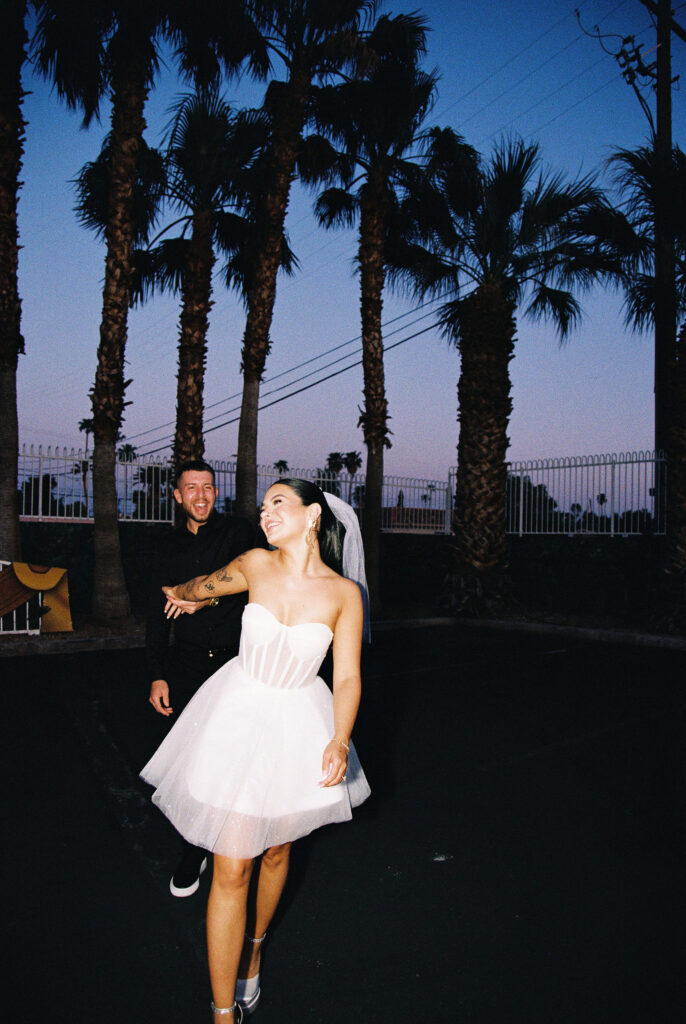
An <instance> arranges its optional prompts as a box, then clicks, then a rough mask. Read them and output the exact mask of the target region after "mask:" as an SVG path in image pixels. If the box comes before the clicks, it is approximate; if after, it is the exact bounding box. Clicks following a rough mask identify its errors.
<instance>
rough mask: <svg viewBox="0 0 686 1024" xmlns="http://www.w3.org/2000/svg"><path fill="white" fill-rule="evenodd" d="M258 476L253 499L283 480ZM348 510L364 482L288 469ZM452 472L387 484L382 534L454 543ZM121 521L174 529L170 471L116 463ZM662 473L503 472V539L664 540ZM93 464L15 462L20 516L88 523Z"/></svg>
mask: <svg viewBox="0 0 686 1024" xmlns="http://www.w3.org/2000/svg"><path fill="white" fill-rule="evenodd" d="M210 461H211V464H212V466H213V468H214V470H215V474H216V480H217V487H218V489H219V498H218V502H217V508H218V509H219V510H220V511H226V512H230V511H232V509H233V505H234V502H235V496H236V464H235V462H228V461H221V460H219V461H212V460H210ZM280 475H281V474H280V473H279V471H278V470H277V469H275V468H274V467H273V466H258V471H257V479H258V493H259V494H263V493H264V491H266V489H267V488H268V487H269V486H270V484H272V483H274V482H275V481H276V480H278V479H279V476H280ZM287 475H290V476H298V477H305V478H306V479H309V480H313V481H314V482H316V483H317V484H319V485H320V486H321V487H322V488H323V489H324V490H329V491H334V492H335V493H337V494H339V495H340V497H342V498H344V499H345V500H346V501H348V502H350V504H352V505H353V507H354V508H355V509H356V510H357V512H358V515H359V516H360V519H361V520H364V507H365V476H364V474H363V473H355V474H352V475H350V474H348V473H347V472H346V471H345V470H343V471H342V472H340V473H331V472H329V471H327V470H322V469H290V470H288V474H287ZM456 476H457V470H456V469H451V470H450V471H449V473H448V475H447V479H445V480H426V479H422V478H415V477H405V476H386V477H384V485H383V499H382V529H383V530H384V531H386V532H390V533H425V534H427V533H431V534H434V533H439V534H441V533H442V534H446V533H450V532H451V529H452V519H453V505H454V495H455V484H456ZM116 484H117V497H118V506H119V518H120V520H131V521H136V522H141V523H171V522H173V520H174V498H173V475H172V469H171V465H170V463H169V462H167V461H166V460H164V459H159V458H158V459H154V458H150V457H149V456H148V457H140V458H133V459H131V458H121V459H120V460H119V461H118V462H117V464H116ZM666 487H667V467H666V462H665V458H664V456H663V455H662V454H661V453H659V454H657V455H656V454H655V453H654V452H644V451H639V452H626V453H622V454H610V455H585V456H574V457H571V458H562V459H535V460H531V461H520V462H511V463H508V467H507V489H506V502H505V516H506V528H507V531H508V533H511V534H519V535H520V536H523V535H525V534H563V535H576V534H595V535H600V536H609V537H613V536H630V535H636V534H645V533H653V534H661V533H664V530H665V492H666ZM92 495H93V487H92V461H91V457H90V455H89V453H88V452H84V451H81V450H77V449H66V448H50V447H48V448H43V447H41V446H36V447H34V446H24V447H23V448H22V450H21V453H20V457H19V501H20V515H21V517H22V518H23V519H25V520H41V521H42V520H60V521H63V522H64V521H71V522H89V521H91V520H92V516H93V497H92Z"/></svg>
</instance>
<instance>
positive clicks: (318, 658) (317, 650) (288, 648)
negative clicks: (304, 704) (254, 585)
mask: <svg viewBox="0 0 686 1024" xmlns="http://www.w3.org/2000/svg"><path fill="white" fill-rule="evenodd" d="M332 636H333V634H332V632H331V630H330V629H329V627H328V626H327V625H325V624H324V623H323V622H303V623H300V624H299V625H297V626H286V625H284V624H283V622H279V620H278V619H277V618H276V617H275V616H274V615H273V614H272V613H271V612H270V611H269V610H268V609H267V608H265V607H264V606H263V605H261V604H255V603H254V602H251V603H250V604H247V605H246V606H245V610H244V612H243V629H242V632H241V643H240V649H239V652H238V662H239V665H240V666H241V668H242V669H243V671H244V672H245V673H246V674H247V675H249V676H250V677H251V678H252V679H255V680H256V681H257V682H259V683H263V684H264V685H265V686H272V687H275V688H276V689H280V690H294V689H299V688H301V687H303V686H309V685H310V684H311V683H313V682H314V680H315V679H316V678H317V672H318V671H319V666H320V665H321V663H322V661H323V660H324V655H325V654H326V652H327V650H328V648H329V644H330V643H331V639H332Z"/></svg>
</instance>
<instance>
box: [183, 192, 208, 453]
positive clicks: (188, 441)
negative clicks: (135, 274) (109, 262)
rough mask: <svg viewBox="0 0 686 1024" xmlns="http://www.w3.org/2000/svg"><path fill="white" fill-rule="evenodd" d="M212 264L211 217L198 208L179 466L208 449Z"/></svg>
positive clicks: (186, 302)
mask: <svg viewBox="0 0 686 1024" xmlns="http://www.w3.org/2000/svg"><path fill="white" fill-rule="evenodd" d="M213 267H214V253H213V251H212V217H211V214H210V213H209V211H207V210H199V211H197V212H196V213H195V214H194V216H193V234H192V237H191V241H190V246H189V250H188V262H187V264H186V268H185V274H184V287H183V308H182V310H181V333H180V337H179V370H178V375H177V386H176V436H175V438H174V462H175V464H176V465H177V466H179V465H180V464H181V463H182V462H186V461H188V460H189V459H201V458H202V457H203V455H204V452H205V442H204V438H203V411H204V410H203V390H204V384H205V363H206V359H207V328H208V322H209V313H210V309H211V308H212V299H211V295H212V270H213Z"/></svg>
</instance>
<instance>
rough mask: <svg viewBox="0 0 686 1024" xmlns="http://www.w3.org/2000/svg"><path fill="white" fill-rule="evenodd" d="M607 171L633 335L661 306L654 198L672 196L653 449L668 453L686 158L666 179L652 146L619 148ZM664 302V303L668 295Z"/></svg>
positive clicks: (685, 248) (684, 278)
mask: <svg viewBox="0 0 686 1024" xmlns="http://www.w3.org/2000/svg"><path fill="white" fill-rule="evenodd" d="M608 166H609V168H610V169H611V170H612V171H613V176H614V184H615V187H616V189H617V190H618V192H619V204H618V206H617V208H616V209H613V210H608V211H607V214H606V221H605V225H604V226H605V233H606V235H605V237H606V239H607V240H608V241H609V242H610V244H612V245H613V246H614V248H615V251H616V255H617V258H618V259H619V260H620V261H621V263H622V266H623V269H624V276H623V278H622V288H623V291H624V297H625V302H624V312H625V317H626V323H627V325H628V326H630V327H631V328H633V329H634V330H638V331H644V330H651V329H655V328H656V321H657V316H658V305H659V303H658V297H657V294H656V291H657V286H656V277H655V196H656V194H658V193H664V194H667V195H669V196H670V203H671V208H672V209H671V214H672V216H671V224H670V227H671V230H672V233H673V238H672V244H671V249H672V258H671V262H672V265H673V267H674V268H675V273H673V281H672V284H671V286H670V288H669V290H670V292H671V294H670V295H668V296H667V303H666V308H665V309H664V310H662V311H661V315H663V317H666V321H667V324H668V327H669V331H668V333H669V335H670V337H671V341H670V344H669V351H666V352H661V351H660V352H658V346H657V344H656V352H655V439H656V442H655V444H656V449H658V450H659V449H665V450H666V448H667V445H668V432H669V421H670V416H671V409H670V401H669V392H670V387H669V383H670V379H671V377H672V366H673V361H674V346H675V344H676V329H675V325H676V323H677V322H680V321H681V319H682V318H683V316H684V315H686V195H685V192H686V155H685V154H684V153H683V152H682V150H681V149H679V147H678V146H674V148H673V150H672V162H671V166H670V168H669V174H668V178H667V180H665V173H664V171H663V169H662V166H661V160H660V159H659V158H658V155H657V153H656V148H655V145H654V143H651V144H650V145H647V146H641V147H639V148H638V149H636V150H629V149H618V150H616V151H615V153H613V155H612V156H611V157H610V159H609V161H608ZM662 299H663V303H664V296H663V297H662Z"/></svg>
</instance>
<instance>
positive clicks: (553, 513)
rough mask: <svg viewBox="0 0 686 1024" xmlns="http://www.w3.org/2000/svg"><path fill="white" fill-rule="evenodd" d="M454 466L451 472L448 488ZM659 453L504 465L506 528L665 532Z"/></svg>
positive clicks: (664, 473)
mask: <svg viewBox="0 0 686 1024" xmlns="http://www.w3.org/2000/svg"><path fill="white" fill-rule="evenodd" d="M456 475H457V470H456V469H452V470H451V472H450V480H451V488H450V490H451V493H454V484H455V480H456ZM666 487H667V465H666V461H665V457H664V455H663V454H662V453H659V454H657V455H656V453H655V452H650V451H646V452H644V451H639V452H622V453H620V454H607V455H579V456H573V457H571V458H564V459H533V460H531V461H528V462H510V463H508V466H507V490H506V509H505V513H506V522H507V532H508V533H511V534H518V535H519V536H520V537H521V536H524V535H525V534H563V535H566V536H574V535H577V534H592V535H598V536H606V537H615V536H621V537H628V536H634V535H642V534H662V533H664V532H665V493H666Z"/></svg>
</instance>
